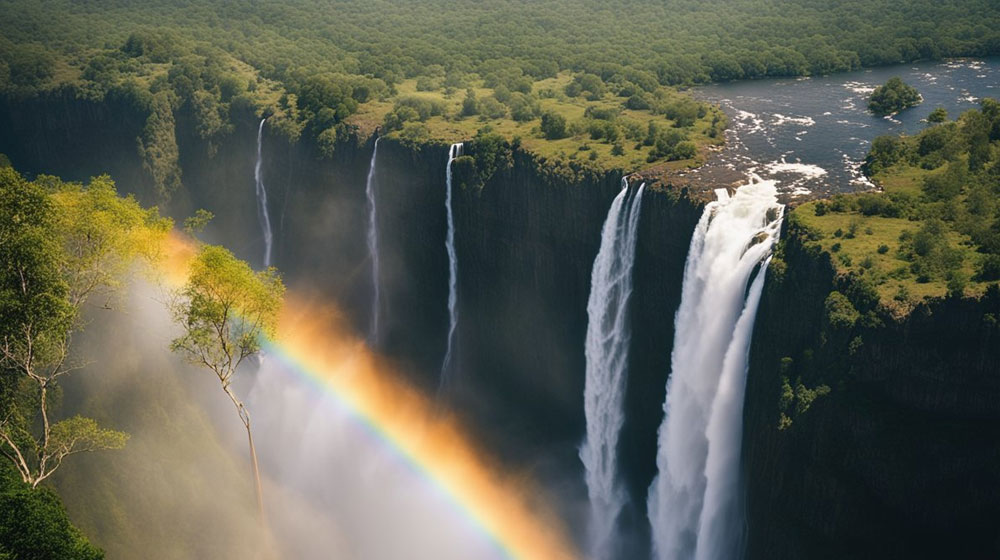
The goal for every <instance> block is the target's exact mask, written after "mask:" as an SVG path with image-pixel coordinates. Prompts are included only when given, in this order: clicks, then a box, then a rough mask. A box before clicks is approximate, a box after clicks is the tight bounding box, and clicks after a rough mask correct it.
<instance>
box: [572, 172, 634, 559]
mask: <svg viewBox="0 0 1000 560" xmlns="http://www.w3.org/2000/svg"><path fill="white" fill-rule="evenodd" d="M645 188H646V185H645V183H643V184H642V185H640V186H639V188H638V189H636V190H635V192H634V194H630V193H629V190H630V189H629V186H628V181H627V179H626V178H622V190H621V192H619V193H618V196H616V197H615V199H614V201H613V202H612V203H611V208H610V209H609V210H608V217H607V218H606V219H605V221H604V227H603V229H602V232H601V246H600V249H599V250H598V252H597V257H596V258H595V259H594V268H593V272H592V274H591V282H590V297H589V300H588V302H587V316H588V323H587V338H586V346H585V355H586V361H587V372H586V381H585V388H584V412H585V415H586V420H587V437H586V440H585V441H584V443H583V445H582V446H581V448H580V460H581V461H582V462H583V465H584V467H585V470H586V473H585V474H586V482H587V494H588V496H589V498H590V528H589V539H590V542H589V543H588V546H589V549H590V557H591V558H594V559H595V560H596V559H603V558H613V557H614V555H615V523H616V521H617V519H618V515H619V514H620V513H621V511H622V508H623V507H624V506H625V503H626V499H627V498H626V495H625V491H624V489H623V488H622V486H621V482H620V481H619V479H618V477H619V474H618V461H617V455H616V452H617V448H618V437H619V434H620V433H621V429H622V425H623V424H624V423H625V408H624V401H625V386H626V376H627V369H628V349H629V342H630V340H631V330H630V326H629V305H630V302H629V300H630V298H631V295H632V269H633V265H634V263H635V246H636V239H637V238H638V231H639V215H640V213H641V208H642V194H643V192H644V191H645Z"/></svg>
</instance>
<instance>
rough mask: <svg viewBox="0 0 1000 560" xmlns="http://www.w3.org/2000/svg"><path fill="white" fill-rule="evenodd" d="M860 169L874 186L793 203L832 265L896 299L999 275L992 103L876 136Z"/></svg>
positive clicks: (955, 289)
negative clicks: (909, 131)
mask: <svg viewBox="0 0 1000 560" xmlns="http://www.w3.org/2000/svg"><path fill="white" fill-rule="evenodd" d="M864 169H865V171H866V173H868V174H869V175H870V176H871V177H873V178H874V179H875V180H876V181H877V182H879V183H880V184H881V185H882V186H883V187H884V192H881V193H861V194H855V195H836V196H833V197H832V198H830V199H829V200H826V201H819V202H812V203H807V204H804V205H802V206H801V207H800V208H799V209H797V210H796V211H795V212H793V216H796V215H797V216H798V217H797V218H796V219H797V220H798V221H800V222H803V223H806V224H807V225H808V226H809V227H810V228H812V230H814V231H818V232H819V234H820V235H819V236H818V237H817V238H816V239H814V240H813V241H815V242H817V243H818V244H820V245H822V246H823V247H824V248H825V249H827V250H829V251H830V252H831V253H836V254H837V258H836V260H835V261H834V262H835V264H837V265H838V268H839V269H841V270H842V271H845V272H848V273H850V274H855V275H857V276H858V277H859V278H865V279H866V281H867V282H869V283H870V284H871V285H872V286H874V287H875V289H876V291H877V292H878V294H879V296H880V299H881V300H882V301H883V302H884V303H887V304H889V305H893V306H897V307H899V308H901V309H905V308H906V307H907V306H908V305H911V304H912V303H913V302H914V301H915V300H917V299H919V298H920V297H922V296H923V297H926V296H930V295H937V296H944V295H961V294H965V293H968V292H971V293H982V292H984V291H985V290H986V288H987V284H988V283H990V282H995V281H997V280H1000V103H998V102H997V101H996V100H994V99H989V98H987V99H983V100H982V102H981V108H980V110H970V111H967V112H965V113H963V114H962V115H960V116H959V118H958V120H957V121H952V122H942V123H937V124H934V125H933V126H929V127H928V128H926V129H924V130H923V131H921V132H920V133H919V134H916V135H914V136H910V137H907V136H902V137H893V136H880V137H878V138H876V139H875V141H874V142H872V148H871V150H870V152H869V153H868V156H867V158H866V160H865V164H864ZM809 209H811V212H810V210H809ZM810 213H811V214H812V215H811V216H810ZM862 230H863V231H864V233H863V234H862V233H861V231H862ZM869 232H870V233H869ZM852 301H853V300H852Z"/></svg>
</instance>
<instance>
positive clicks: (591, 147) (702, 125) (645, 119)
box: [348, 73, 724, 172]
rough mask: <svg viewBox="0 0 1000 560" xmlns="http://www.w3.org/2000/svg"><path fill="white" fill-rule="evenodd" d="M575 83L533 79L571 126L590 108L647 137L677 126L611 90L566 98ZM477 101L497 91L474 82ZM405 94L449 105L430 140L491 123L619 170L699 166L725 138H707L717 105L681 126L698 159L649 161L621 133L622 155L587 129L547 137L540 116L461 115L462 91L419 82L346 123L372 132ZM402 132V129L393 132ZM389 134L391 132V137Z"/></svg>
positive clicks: (537, 146)
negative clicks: (422, 87) (653, 130)
mask: <svg viewBox="0 0 1000 560" xmlns="http://www.w3.org/2000/svg"><path fill="white" fill-rule="evenodd" d="M570 81H572V75H571V74H569V73H560V74H559V75H558V76H556V77H555V78H549V79H545V80H539V81H537V82H535V83H534V85H533V89H532V93H533V95H535V96H537V97H538V103H539V106H540V109H541V112H543V113H544V112H548V111H552V112H555V113H558V114H560V115H562V116H563V117H565V119H566V121H567V123H568V124H570V125H572V123H577V122H582V121H584V119H585V117H584V113H585V112H586V111H587V109H588V108H589V107H599V108H613V109H619V111H620V112H619V114H618V117H617V119H616V122H617V123H619V124H621V125H622V128H623V129H624V126H625V125H626V124H632V125H633V126H637V127H639V128H640V129H641V130H642V132H643V136H645V131H646V129H647V126H648V123H649V122H650V121H653V122H655V123H656V124H657V125H658V126H659V128H661V129H669V128H673V127H674V124H675V123H674V121H672V120H670V119H668V118H666V117H665V116H663V115H659V114H654V113H653V112H651V111H636V110H630V109H625V108H623V106H622V103H623V102H624V99H622V98H620V97H616V96H615V95H613V94H611V93H607V94H605V95H604V96H603V97H602V98H601V99H598V100H596V101H588V100H586V99H585V98H584V97H583V96H580V97H575V98H573V97H567V96H566V95H565V94H564V93H562V91H563V88H564V87H565V86H566V85H567V84H568V83H570ZM472 90H473V91H474V92H475V94H476V97H477V98H478V99H483V98H486V97H489V96H491V95H493V90H492V89H489V88H486V87H483V85H482V83H481V82H479V83H475V84H474V85H473V86H472ZM664 90H665V92H667V93H666V94H667V95H677V96H681V95H684V94H682V93H679V92H676V91H674V90H669V89H667V88H664ZM402 97H419V98H424V99H428V100H431V101H437V102H441V103H443V104H444V106H445V111H444V115H443V116H435V117H430V118H429V119H427V120H426V121H425V122H424V124H425V125H426V126H427V128H428V130H429V131H430V137H431V139H432V140H435V141H439V142H444V143H451V142H458V141H463V140H468V139H470V138H472V137H473V136H475V135H476V133H477V132H478V131H479V130H480V129H482V128H484V127H487V126H488V127H490V128H492V130H493V132H495V133H497V134H501V135H503V136H504V137H505V138H507V139H508V140H513V139H514V138H515V137H518V138H520V140H521V146H522V147H523V148H524V149H525V150H527V151H528V152H531V153H534V154H537V155H539V156H542V157H545V158H546V159H555V160H559V159H561V160H572V159H579V160H583V161H590V162H591V163H593V164H596V165H597V166H599V167H601V168H604V169H621V170H624V171H628V172H631V171H639V170H642V169H644V168H649V167H653V166H663V165H664V164H665V163H666V166H667V167H668V168H670V169H684V168H688V167H696V166H698V165H701V164H702V162H703V161H704V160H705V158H706V156H707V153H708V147H709V146H718V145H721V144H722V143H723V142H724V139H723V135H721V134H719V135H717V137H716V138H711V137H709V134H708V131H709V129H711V127H712V119H713V117H714V116H715V115H716V114H721V110H720V109H719V108H718V107H710V108H709V111H708V113H707V114H706V115H705V117H703V118H701V119H698V120H697V121H696V122H695V123H694V125H693V126H691V127H688V128H686V129H682V130H684V131H686V132H687V134H688V136H689V139H690V140H691V141H693V142H694V143H695V144H696V145H697V146H698V153H697V155H696V156H695V157H694V158H690V159H684V160H677V161H671V162H666V160H665V159H663V158H660V159H657V160H655V161H652V162H651V161H648V159H647V156H648V155H649V153H650V150H651V149H652V148H651V147H649V146H641V147H640V148H639V149H636V145H637V144H639V143H641V139H635V138H628V137H626V135H625V134H624V132H623V134H622V137H621V139H620V143H621V144H622V146H623V148H624V154H622V155H617V156H616V155H613V154H612V153H611V151H612V147H613V144H612V143H610V142H608V141H607V140H604V139H601V140H593V139H591V137H590V135H589V134H588V133H587V132H586V131H584V132H582V133H580V134H575V135H572V136H569V137H567V138H562V139H559V140H547V139H545V138H544V137H543V136H542V133H541V131H540V130H539V123H540V120H539V118H537V117H536V118H534V119H532V120H530V121H527V122H518V121H515V120H514V119H512V118H509V116H508V117H506V118H502V119H486V118H484V117H483V116H481V115H477V116H470V117H461V116H459V115H460V114H461V108H462V101H463V100H464V98H465V90H464V89H455V90H453V91H451V92H448V93H446V91H445V90H444V89H438V90H437V91H417V89H416V80H412V79H411V80H406V81H403V82H402V83H400V84H399V85H398V86H397V88H396V94H395V95H393V96H391V97H389V98H386V99H381V100H377V101H372V102H369V103H365V104H363V105H361V106H360V107H359V109H358V111H357V113H355V114H354V115H352V116H351V117H350V118H349V119H348V122H349V123H350V124H352V125H355V126H357V127H358V129H359V131H360V132H361V134H362V135H366V134H370V133H372V132H373V131H374V129H375V127H376V126H379V125H381V124H382V122H383V119H385V116H386V115H387V114H388V113H389V112H391V111H392V110H393V107H394V103H395V101H396V100H397V99H399V98H402ZM392 134H394V135H398V134H399V133H398V132H395V133H392ZM390 136H391V135H390ZM591 153H596V154H597V156H596V158H595V159H593V160H591V159H590V157H591V156H590V154H591Z"/></svg>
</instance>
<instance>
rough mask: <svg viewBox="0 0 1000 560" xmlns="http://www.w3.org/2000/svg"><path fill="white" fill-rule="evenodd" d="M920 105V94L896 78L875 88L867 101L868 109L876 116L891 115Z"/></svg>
mask: <svg viewBox="0 0 1000 560" xmlns="http://www.w3.org/2000/svg"><path fill="white" fill-rule="evenodd" d="M919 103H920V93H919V92H918V91H917V90H916V88H914V87H913V86H911V85H909V84H905V83H903V80H901V79H899V78H898V77H893V78H889V81H887V82H886V83H885V84H883V85H881V86H879V87H877V88H875V91H873V92H872V95H871V97H870V98H869V99H868V109H870V110H871V112H873V113H875V114H876V115H891V114H895V113H898V112H900V111H902V110H903V109H907V108H909V107H913V106H915V105H918V104H919Z"/></svg>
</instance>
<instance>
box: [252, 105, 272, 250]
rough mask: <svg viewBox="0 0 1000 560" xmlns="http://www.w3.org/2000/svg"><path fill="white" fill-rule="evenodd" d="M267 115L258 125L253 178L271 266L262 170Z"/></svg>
mask: <svg viewBox="0 0 1000 560" xmlns="http://www.w3.org/2000/svg"><path fill="white" fill-rule="evenodd" d="M266 120H267V117H265V118H263V119H261V120H260V126H258V127H257V163H256V164H255V165H254V168H253V178H254V182H255V183H256V188H257V219H258V220H259V221H260V229H261V230H263V232H264V266H265V267H268V266H271V239H272V234H271V216H270V215H268V213H267V189H265V188H264V174H263V172H262V171H261V163H262V158H261V145H262V144H263V140H264V122H265V121H266Z"/></svg>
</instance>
